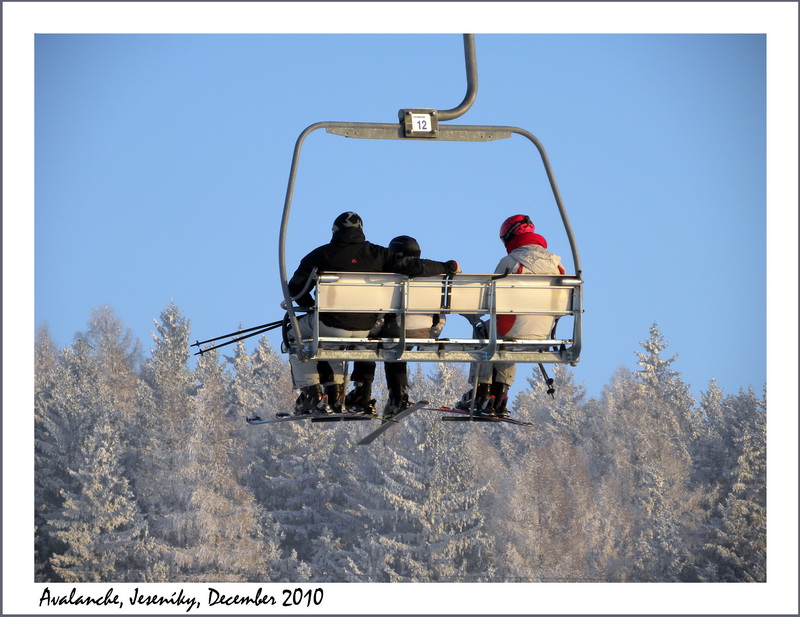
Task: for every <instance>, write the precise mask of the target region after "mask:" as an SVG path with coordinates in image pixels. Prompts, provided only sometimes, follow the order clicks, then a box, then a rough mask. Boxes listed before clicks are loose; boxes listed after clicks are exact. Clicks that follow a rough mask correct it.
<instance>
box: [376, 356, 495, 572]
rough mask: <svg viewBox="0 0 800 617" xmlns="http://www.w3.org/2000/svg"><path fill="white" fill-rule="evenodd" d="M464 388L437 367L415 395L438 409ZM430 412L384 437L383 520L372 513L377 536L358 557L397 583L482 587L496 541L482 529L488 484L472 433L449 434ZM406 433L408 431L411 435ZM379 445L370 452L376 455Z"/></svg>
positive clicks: (417, 382)
mask: <svg viewBox="0 0 800 617" xmlns="http://www.w3.org/2000/svg"><path fill="white" fill-rule="evenodd" d="M465 387H466V383H465V377H464V372H463V370H461V369H460V368H459V367H454V366H453V365H447V364H440V365H437V366H436V368H435V373H434V374H433V376H430V377H429V376H428V375H426V374H424V373H423V372H422V371H421V370H418V371H417V372H416V373H415V374H414V379H413V382H412V384H411V390H412V392H413V393H414V396H415V398H417V399H418V400H419V399H427V400H429V401H430V402H431V403H432V405H433V406H438V405H447V404H452V402H453V401H455V400H457V399H458V397H459V396H460V395H461V393H463V391H464V389H465ZM444 424H445V423H443V422H440V421H439V420H438V414H435V413H433V412H417V413H416V414H414V416H412V417H411V418H410V419H409V421H408V422H406V423H404V425H403V426H402V428H403V429H406V430H405V432H403V433H401V434H396V435H395V436H394V437H391V438H389V437H387V439H386V441H385V442H384V443H385V444H386V445H387V446H388V447H389V448H391V449H392V450H393V452H392V454H391V456H388V457H384V459H383V461H384V463H383V465H384V476H385V477H384V482H383V483H382V485H381V486H380V487H378V488H377V490H378V491H379V492H380V496H381V498H382V500H383V501H384V503H385V504H386V505H385V506H384V512H383V516H377V515H376V513H375V512H372V513H370V518H371V519H372V520H373V521H374V524H375V525H376V532H377V534H376V535H375V536H373V539H372V540H370V541H369V542H365V543H364V544H363V545H362V547H361V549H362V551H363V552H364V554H367V555H369V557H370V560H371V563H372V564H373V567H374V566H375V564H377V565H378V567H379V569H380V572H379V575H380V578H378V579H377V580H382V581H386V580H392V581H464V580H485V579H486V578H487V577H488V576H489V575H490V571H489V570H490V569H489V562H490V559H491V541H490V538H489V536H488V535H487V533H486V530H485V529H484V515H483V511H482V501H481V499H482V496H483V494H484V493H485V491H486V481H485V478H484V477H483V476H482V475H481V473H480V468H479V467H480V453H479V452H477V451H476V450H475V448H474V447H473V444H472V442H471V438H470V432H469V430H468V427H466V426H464V425H461V426H456V425H453V426H444ZM406 426H407V428H406ZM375 445H376V444H373V447H374V446H375Z"/></svg>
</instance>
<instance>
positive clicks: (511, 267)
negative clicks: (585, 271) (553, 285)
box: [494, 244, 565, 339]
mask: <svg viewBox="0 0 800 617" xmlns="http://www.w3.org/2000/svg"><path fill="white" fill-rule="evenodd" d="M494 272H495V274H504V273H506V272H508V273H510V274H564V273H565V270H564V267H563V266H562V265H561V257H559V256H558V255H555V254H553V253H551V252H550V251H548V250H547V249H546V248H544V247H543V246H539V245H538V244H525V245H523V246H520V247H517V248H515V249H514V250H513V251H511V252H510V253H509V254H508V255H506V256H505V257H503V259H501V260H500V263H499V264H497V268H496V269H495V271H494ZM553 321H554V318H553V317H550V316H548V315H498V316H497V333H498V335H499V336H501V337H503V338H505V339H546V338H548V337H549V336H550V331H551V330H552V328H553Z"/></svg>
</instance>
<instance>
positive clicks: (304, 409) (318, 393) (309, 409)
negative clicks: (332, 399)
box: [294, 384, 331, 416]
mask: <svg viewBox="0 0 800 617" xmlns="http://www.w3.org/2000/svg"><path fill="white" fill-rule="evenodd" d="M329 413H331V408H330V407H329V406H328V396H327V395H326V394H323V393H322V386H320V385H319V384H315V385H313V386H306V387H305V388H300V396H298V397H297V400H296V401H295V403H294V415H296V416H304V415H325V414H329Z"/></svg>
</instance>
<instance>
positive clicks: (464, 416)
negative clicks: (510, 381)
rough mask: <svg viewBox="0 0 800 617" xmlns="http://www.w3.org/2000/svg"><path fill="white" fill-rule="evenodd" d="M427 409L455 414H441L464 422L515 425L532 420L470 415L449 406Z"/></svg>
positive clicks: (526, 424) (449, 419) (443, 418)
mask: <svg viewBox="0 0 800 617" xmlns="http://www.w3.org/2000/svg"><path fill="white" fill-rule="evenodd" d="M425 409H426V410H429V411H441V412H442V413H446V414H456V415H455V416H443V417H442V420H445V421H462V422H464V421H466V422H505V423H506V424H516V425H517V426H533V422H525V421H523V420H517V419H515V418H503V417H499V416H487V415H473V416H472V417H470V415H469V412H468V411H464V410H462V409H452V408H451V407H425Z"/></svg>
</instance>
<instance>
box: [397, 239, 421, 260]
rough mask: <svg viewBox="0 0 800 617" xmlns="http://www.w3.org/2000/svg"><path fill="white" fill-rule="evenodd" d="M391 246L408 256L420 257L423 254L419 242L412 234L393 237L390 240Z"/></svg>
mask: <svg viewBox="0 0 800 617" xmlns="http://www.w3.org/2000/svg"><path fill="white" fill-rule="evenodd" d="M389 248H390V249H391V250H392V251H394V252H395V253H401V254H402V255H405V256H406V257H419V256H420V255H422V249H421V248H419V242H417V241H416V240H415V239H414V238H412V237H411V236H397V237H396V238H392V241H391V242H389Z"/></svg>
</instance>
